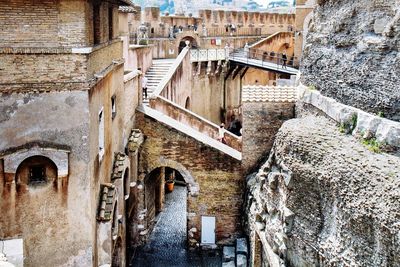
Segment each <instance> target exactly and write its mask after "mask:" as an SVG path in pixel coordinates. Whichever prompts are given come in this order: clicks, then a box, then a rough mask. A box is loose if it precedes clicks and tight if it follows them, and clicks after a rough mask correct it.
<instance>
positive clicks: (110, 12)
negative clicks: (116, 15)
mask: <svg viewBox="0 0 400 267" xmlns="http://www.w3.org/2000/svg"><path fill="white" fill-rule="evenodd" d="M113 36H114V31H113V8H112V7H110V8H108V40H112V39H113Z"/></svg>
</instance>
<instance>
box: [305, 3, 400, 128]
mask: <svg viewBox="0 0 400 267" xmlns="http://www.w3.org/2000/svg"><path fill="white" fill-rule="evenodd" d="M319 4H320V5H319V6H318V7H317V8H316V9H315V10H314V14H315V15H314V17H313V22H312V23H311V26H310V27H309V32H308V35H307V42H306V45H305V50H304V55H303V67H302V73H303V80H304V81H305V82H306V83H307V84H308V85H315V86H316V87H317V88H318V89H319V90H321V92H322V93H323V94H324V95H326V96H329V97H333V98H335V99H337V100H339V101H340V102H342V103H345V104H348V105H351V106H355V107H357V108H360V109H363V110H366V111H369V112H373V113H379V112H381V113H383V114H384V116H385V117H387V118H390V119H393V120H396V121H399V120H400V116H399V114H400V91H399V90H398V84H399V77H400V72H399V71H400V68H399V66H400V65H399V64H400V63H399V56H398V54H399V40H400V27H399V18H400V13H399V12H400V11H399V10H398V9H397V7H398V4H399V3H398V1H396V0H389V1H380V0H374V1H362V0H357V1H344V0H341V1H320V3H319Z"/></svg>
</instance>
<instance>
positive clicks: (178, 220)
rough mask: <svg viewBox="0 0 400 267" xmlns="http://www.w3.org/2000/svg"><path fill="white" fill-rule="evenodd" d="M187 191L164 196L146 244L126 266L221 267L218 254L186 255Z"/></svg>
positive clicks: (198, 253) (210, 252) (200, 253)
mask: <svg viewBox="0 0 400 267" xmlns="http://www.w3.org/2000/svg"><path fill="white" fill-rule="evenodd" d="M185 199H186V187H184V186H175V188H174V191H173V192H172V193H169V194H166V195H165V206H164V210H163V211H162V212H161V213H160V215H159V216H158V221H157V223H156V225H155V227H154V230H153V232H152V233H151V234H150V238H149V242H148V243H147V244H146V245H145V246H144V247H140V248H138V249H137V251H136V253H135V258H134V259H133V260H132V262H131V264H130V265H129V266H137V267H172V266H174V267H175V266H176V267H189V266H190V267H192V266H193V267H197V266H198V267H201V266H207V267H220V266H221V261H222V256H221V253H220V251H219V250H213V251H200V252H192V251H188V249H187V245H186V201H183V200H185Z"/></svg>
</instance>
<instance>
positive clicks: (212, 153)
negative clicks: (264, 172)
mask: <svg viewBox="0 0 400 267" xmlns="http://www.w3.org/2000/svg"><path fill="white" fill-rule="evenodd" d="M136 119H137V126H138V127H139V128H140V129H141V130H142V131H143V134H144V135H145V142H144V143H143V148H142V150H141V152H140V155H139V160H140V162H139V180H140V182H139V183H141V185H142V183H143V180H144V178H145V177H146V175H148V174H149V173H150V172H151V171H152V170H154V169H156V168H158V167H163V166H166V167H170V168H173V169H175V170H178V171H179V172H180V173H181V174H182V176H184V177H185V176H186V174H189V175H191V176H192V177H193V179H194V181H193V183H195V184H197V185H194V184H193V183H192V184H190V185H189V192H191V193H189V195H188V210H187V211H188V213H187V216H188V218H187V219H188V228H187V229H188V239H189V245H190V246H192V247H195V246H196V245H199V243H200V235H201V216H202V215H207V216H216V242H217V243H218V244H222V243H227V242H233V240H234V238H235V237H237V236H239V235H240V234H241V206H242V203H243V193H244V188H245V186H244V180H243V177H242V172H241V165H240V161H238V160H236V159H233V158H230V157H229V156H227V155H225V154H223V153H222V152H220V151H218V150H216V149H213V148H211V147H208V146H206V145H204V144H202V143H200V142H199V141H197V140H195V139H192V138H191V137H189V136H187V135H184V134H182V133H180V132H177V131H176V130H173V129H170V128H168V127H166V126H164V125H163V124H161V123H159V122H157V121H155V120H153V119H151V118H148V117H146V116H145V115H144V114H143V113H136ZM195 187H198V190H197V189H196V188H195ZM142 188H143V186H142ZM139 213H140V211H139Z"/></svg>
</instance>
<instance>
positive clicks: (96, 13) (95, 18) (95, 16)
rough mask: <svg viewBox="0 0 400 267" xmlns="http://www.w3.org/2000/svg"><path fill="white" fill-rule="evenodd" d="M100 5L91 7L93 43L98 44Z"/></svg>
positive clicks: (99, 36) (99, 35)
mask: <svg viewBox="0 0 400 267" xmlns="http://www.w3.org/2000/svg"><path fill="white" fill-rule="evenodd" d="M100 38H101V33H100V5H94V6H93V43H94V44H95V45H97V44H100Z"/></svg>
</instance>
